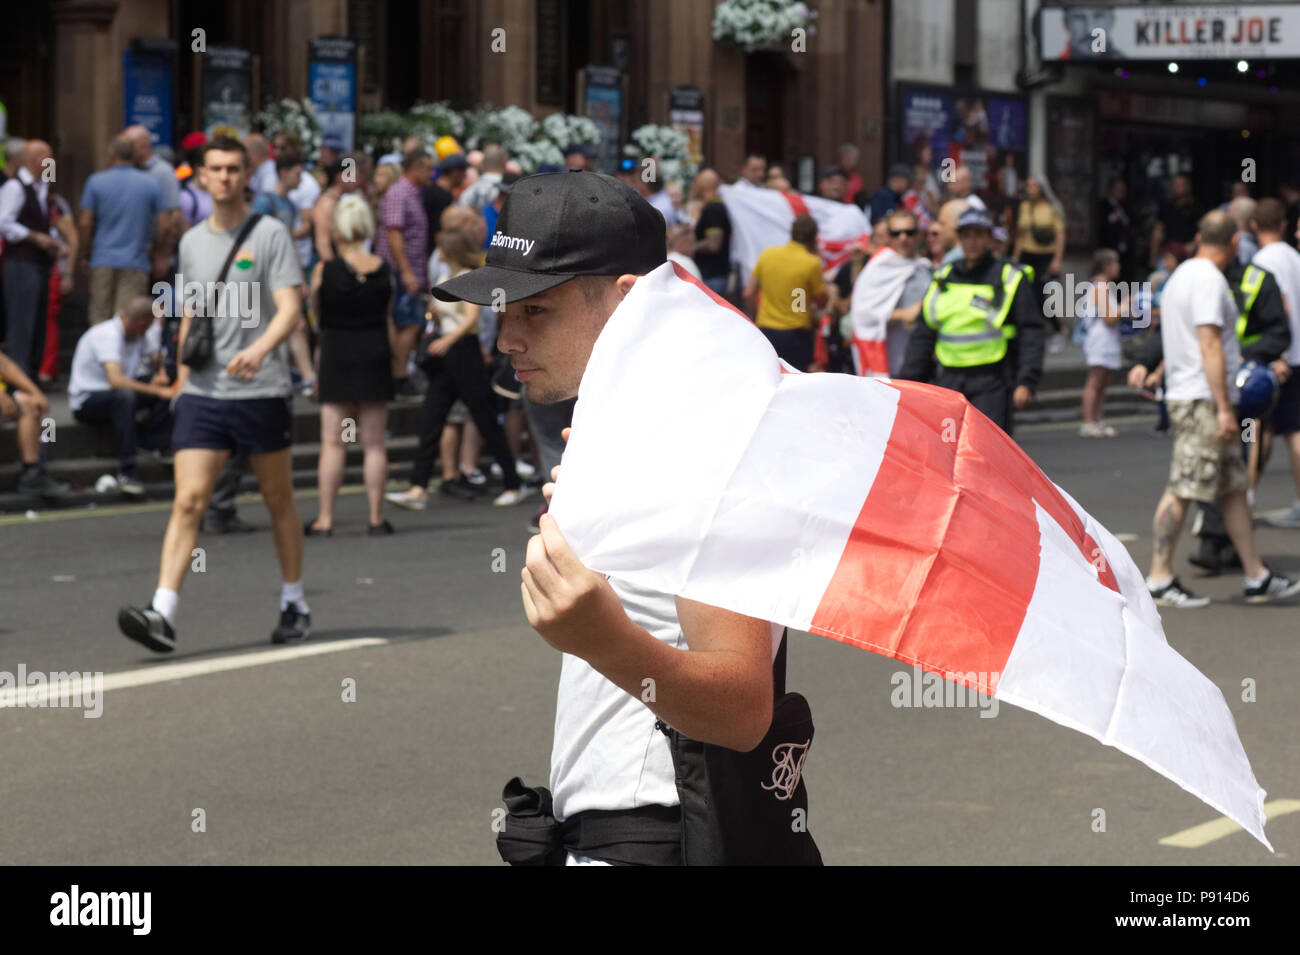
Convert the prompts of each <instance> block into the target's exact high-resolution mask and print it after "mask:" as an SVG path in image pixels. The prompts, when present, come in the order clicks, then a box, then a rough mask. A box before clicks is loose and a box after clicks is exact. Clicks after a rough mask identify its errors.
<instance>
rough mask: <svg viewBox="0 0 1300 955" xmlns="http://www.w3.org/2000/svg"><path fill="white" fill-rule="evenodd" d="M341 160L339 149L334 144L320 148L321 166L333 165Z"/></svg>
mask: <svg viewBox="0 0 1300 955" xmlns="http://www.w3.org/2000/svg"><path fill="white" fill-rule="evenodd" d="M338 161H339V151H338V150H337V149H335V148H334V147H333V146H322V147H321V148H320V166H321V168H324V167H326V166H332V165H334V164H335V163H336V162H338Z"/></svg>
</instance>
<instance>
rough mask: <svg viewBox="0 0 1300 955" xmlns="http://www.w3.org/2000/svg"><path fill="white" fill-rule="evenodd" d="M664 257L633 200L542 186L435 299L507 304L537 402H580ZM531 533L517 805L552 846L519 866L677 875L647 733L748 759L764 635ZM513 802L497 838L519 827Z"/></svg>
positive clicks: (663, 780) (549, 525) (568, 179)
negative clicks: (583, 387) (554, 684)
mask: <svg viewBox="0 0 1300 955" xmlns="http://www.w3.org/2000/svg"><path fill="white" fill-rule="evenodd" d="M665 260H666V242H665V227H664V219H663V217H662V216H661V215H660V214H659V213H658V212H656V211H655V210H654V209H653V208H652V207H651V206H650V205H649V204H648V203H647V202H646V201H645V200H644V199H642V198H641V197H640V196H638V195H637V194H636V193H635V192H634V191H633V190H631V189H629V188H627V187H626V186H623V185H622V184H620V183H618V182H617V181H616V180H614V179H611V178H610V177H607V176H602V175H598V174H596V173H590V172H564V173H548V174H543V175H536V176H529V177H526V178H523V179H520V180H519V181H518V182H517V183H516V184H515V185H514V188H512V189H511V190H510V194H509V196H508V197H507V199H506V201H505V205H504V207H503V208H502V210H501V216H500V219H499V220H498V223H497V231H496V234H495V235H494V236H493V237H492V242H491V244H490V245H489V247H488V253H487V264H486V265H485V266H484V267H483V268H481V269H476V270H474V271H472V272H468V273H466V274H464V275H461V276H458V277H457V278H454V279H451V280H449V281H447V282H445V283H443V284H442V285H440V286H437V287H436V288H435V289H434V292H433V294H434V295H436V296H438V297H439V298H442V299H452V300H455V299H463V300H465V301H469V302H476V303H479V304H481V305H485V306H493V305H495V306H497V307H498V308H500V307H501V305H502V303H504V311H503V312H502V313H500V325H499V334H498V339H497V345H498V347H499V348H500V349H501V350H502V351H503V352H505V353H506V354H507V355H509V356H510V358H511V361H512V363H513V365H514V368H515V371H516V373H517V374H518V376H519V380H520V381H521V382H523V385H524V388H525V392H526V394H527V395H528V397H529V398H530V399H531V400H533V401H535V402H539V403H552V402H559V401H564V400H566V399H570V398H573V397H574V396H575V395H576V394H577V393H578V385H579V382H581V380H582V376H583V373H584V371H585V369H586V365H587V361H588V359H589V358H590V356H591V352H592V348H593V346H594V345H595V343H596V338H597V336H598V335H599V334H600V333H601V330H602V329H603V327H604V325H605V322H606V321H607V320H608V318H609V316H610V315H611V314H612V313H613V311H614V310H615V308H617V306H618V304H619V303H620V302H621V301H622V299H623V297H624V296H625V295H626V294H627V293H628V292H629V291H630V290H631V288H632V286H633V285H634V284H635V283H636V281H637V277H638V276H641V275H645V274H647V273H648V272H650V271H652V270H653V269H655V268H656V267H658V266H659V265H661V264H663V263H664V261H665ZM550 490H551V489H550V488H549V487H548V488H546V489H545V491H546V493H547V494H548V495H549V492H550ZM539 523H540V527H541V533H540V534H538V535H536V536H534V537H532V538H531V539H530V540H529V542H528V550H527V558H526V561H525V566H524V569H523V571H522V584H521V592H522V597H523V603H524V610H525V613H526V615H527V617H528V622H529V624H530V625H532V627H533V629H534V630H536V631H537V632H538V633H539V634H540V635H541V636H542V637H543V639H545V640H546V641H547V643H549V644H550V645H551V646H553V647H554V648H555V649H557V650H559V651H561V652H562V653H563V654H564V657H563V665H562V669H561V674H560V685H559V695H558V699H557V703H556V718H555V736H554V745H553V749H552V754H551V775H550V789H551V793H553V794H554V795H553V797H552V796H551V793H546V792H545V790H541V789H537V790H527V789H522V788H521V789H518V790H516V791H517V792H518V793H519V795H520V798H521V799H527V798H536V799H537V800H538V801H537V802H536V803H535V805H536V807H537V811H536V812H535V813H532V814H530V815H529V820H530V822H528V823H527V825H530V826H534V827H535V826H536V825H537V822H536V821H537V820H539V819H540V820H544V821H545V824H546V827H545V833H546V839H547V840H548V841H546V842H545V844H544V845H542V846H541V847H540V848H539V849H538V850H537V852H536V853H535V854H529V855H528V856H527V859H528V860H531V861H533V862H542V861H546V862H552V863H557V862H558V863H563V862H565V861H567V862H568V863H570V864H583V863H590V862H606V863H616V862H632V863H651V864H653V863H659V864H674V863H680V862H681V848H680V847H681V821H680V808H679V806H680V801H679V798H678V793H677V786H676V776H675V772H674V767H673V761H672V756H671V753H670V750H669V746H668V741H667V737H666V736H665V735H664V734H663V733H662V732H661V731H660V730H659V729H657V728H656V723H657V722H659V721H662V723H664V724H667V725H670V726H672V727H674V728H676V729H677V730H679V731H680V732H681V733H683V734H685V735H686V736H689V737H691V738H693V739H695V740H700V741H703V742H707V743H714V744H717V745H719V746H723V747H727V748H730V749H734V750H738V751H741V752H745V751H748V750H750V749H753V748H754V747H755V746H756V745H757V744H758V743H759V742H760V741H761V740H762V738H763V736H764V734H765V733H766V732H767V729H768V726H769V725H770V723H771V718H772V691H773V682H772V660H773V642H772V636H773V635H772V629H771V625H770V624H768V623H767V622H764V621H760V620H754V619H752V618H749V617H744V616H741V615H739V614H735V613H731V612H728V611H724V610H719V609H716V608H713V607H709V606H706V605H704V604H699V603H695V602H694V601H690V600H685V599H682V598H680V597H677V598H674V597H673V596H672V595H668V594H658V593H651V592H647V591H643V590H640V589H637V588H634V587H632V586H630V585H627V584H625V583H624V582H622V581H620V580H619V579H618V578H608V577H605V576H604V575H602V574H598V573H594V572H592V571H590V570H588V569H587V568H586V567H584V566H583V565H582V563H581V562H580V561H579V560H578V558H577V557H576V556H575V555H574V553H573V551H572V550H570V548H569V546H568V544H567V543H566V542H565V540H564V537H563V535H562V534H561V533H560V531H559V529H558V527H557V526H556V525H555V522H554V520H553V519H552V518H551V517H550V516H549V515H543V516H542V517H541V519H540V522H539ZM647 681H649V682H647ZM647 686H650V687H652V688H653V692H649V693H647V690H646V687H647ZM515 786H516V781H512V783H511V786H510V787H508V790H510V789H514V787H515ZM518 786H520V787H522V784H518ZM552 799H553V802H552ZM508 804H509V806H510V809H511V813H512V815H511V817H510V821H509V822H508V823H507V833H509V832H512V831H514V830H512V829H511V828H510V827H511V826H512V825H516V824H518V823H519V822H520V821H521V820H520V817H522V816H523V815H525V813H524V811H523V810H522V809H521V808H520V803H519V802H517V801H515V800H514V799H511V800H508ZM516 813H517V814H518V815H516ZM588 822H591V823H592V824H591V825H588V824H587V823H588ZM611 833H612V835H611ZM505 835H506V834H505V833H503V839H504V837H505ZM502 851H503V855H504V856H505V857H506V858H507V859H508V861H516V862H517V861H523V857H520V856H518V855H509V854H507V852H506V850H505V849H504V848H503V850H502Z"/></svg>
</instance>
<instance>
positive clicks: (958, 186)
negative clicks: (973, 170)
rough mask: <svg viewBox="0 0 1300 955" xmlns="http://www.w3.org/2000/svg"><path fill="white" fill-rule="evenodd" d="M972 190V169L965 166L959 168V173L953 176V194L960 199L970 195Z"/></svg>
mask: <svg viewBox="0 0 1300 955" xmlns="http://www.w3.org/2000/svg"><path fill="white" fill-rule="evenodd" d="M970 190H971V180H970V170H969V169H967V168H966V167H964V166H963V167H962V168H961V169H958V170H957V175H956V176H955V177H954V178H953V181H952V194H953V195H954V196H956V197H957V198H958V199H965V198H966V197H967V196H969V195H970Z"/></svg>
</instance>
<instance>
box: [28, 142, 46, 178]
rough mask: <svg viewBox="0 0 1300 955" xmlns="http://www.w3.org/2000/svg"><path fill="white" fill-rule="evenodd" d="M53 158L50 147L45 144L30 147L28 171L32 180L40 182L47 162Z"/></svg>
mask: <svg viewBox="0 0 1300 955" xmlns="http://www.w3.org/2000/svg"><path fill="white" fill-rule="evenodd" d="M49 158H51V153H50V147H49V146H47V145H45V144H44V143H40V144H38V145H35V146H29V147H28V151H27V171H28V172H29V173H31V175H32V178H34V179H37V180H39V179H40V176H41V173H42V172H44V171H45V165H46V164H45V160H47V159H49Z"/></svg>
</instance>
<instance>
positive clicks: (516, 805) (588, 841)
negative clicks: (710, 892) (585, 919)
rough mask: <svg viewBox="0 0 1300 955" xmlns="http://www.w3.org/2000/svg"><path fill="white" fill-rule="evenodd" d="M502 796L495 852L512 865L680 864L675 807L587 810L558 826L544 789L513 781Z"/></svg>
mask: <svg viewBox="0 0 1300 955" xmlns="http://www.w3.org/2000/svg"><path fill="white" fill-rule="evenodd" d="M501 796H502V798H503V799H504V800H505V804H506V812H507V815H506V817H505V828H504V829H503V830H502V831H501V832H500V833H498V834H497V851H498V852H500V853H501V858H502V859H503V860H505V861H506V862H508V863H510V864H511V865H564V863H565V856H566V854H567V853H569V852H572V853H574V854H575V855H580V856H587V857H588V858H591V859H596V860H598V861H600V862H608V863H610V864H611V865H681V864H682V848H681V843H682V815H681V809H680V807H678V806H641V807H639V808H637V809H620V810H609V811H605V810H597V809H592V810H588V811H587V812H580V813H577V814H576V815H573V816H570V817H569V818H568V819H566V820H564V822H560V821H559V820H557V819H556V818H555V815H554V806H553V804H552V802H551V792H550V790H548V789H546V788H545V787H544V786H537V787H531V788H530V787H528V786H525V785H524V784H523V780H521V779H520V778H519V777H518V776H516V777H515V778H514V779H512V780H510V782H508V783H506V786H505V789H504V790H502V793H501Z"/></svg>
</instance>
